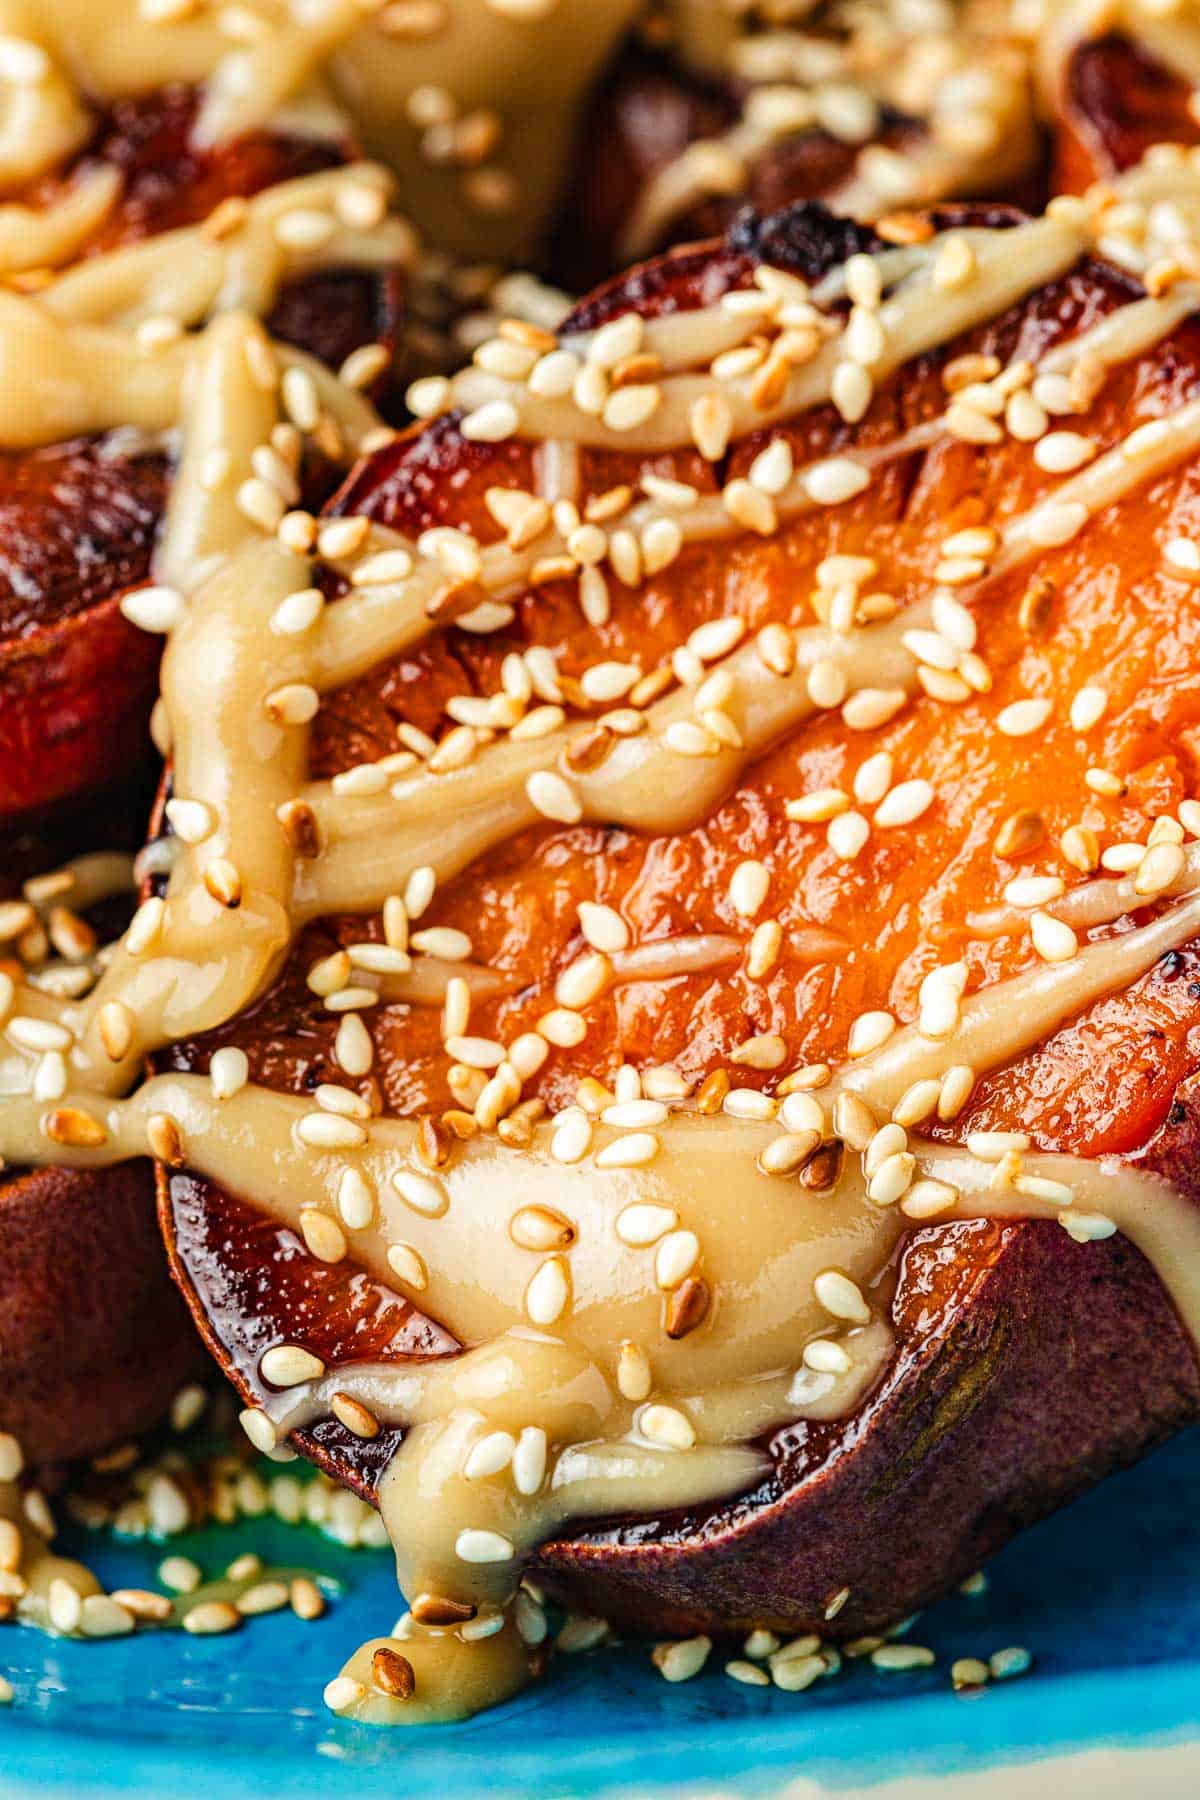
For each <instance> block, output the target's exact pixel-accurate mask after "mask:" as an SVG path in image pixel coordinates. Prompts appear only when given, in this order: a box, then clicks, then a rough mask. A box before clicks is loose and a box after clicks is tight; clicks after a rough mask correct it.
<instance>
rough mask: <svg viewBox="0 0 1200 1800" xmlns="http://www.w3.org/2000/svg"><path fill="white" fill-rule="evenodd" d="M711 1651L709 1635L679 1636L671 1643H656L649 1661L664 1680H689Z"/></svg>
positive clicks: (696, 1672) (701, 1666)
mask: <svg viewBox="0 0 1200 1800" xmlns="http://www.w3.org/2000/svg"><path fill="white" fill-rule="evenodd" d="M711 1651H712V1639H711V1638H709V1637H692V1638H680V1639H678V1640H677V1641H676V1642H675V1643H671V1644H656V1645H655V1647H654V1649H653V1650H652V1651H651V1661H652V1662H653V1664H654V1666H655V1668H656V1669H657V1670H658V1672H659V1674H660V1675H661V1676H662V1677H663V1680H664V1681H670V1682H680V1681H691V1679H692V1678H693V1676H695V1675H698V1674H699V1673H700V1671H701V1669H702V1668H703V1667H704V1665H705V1663H706V1662H707V1661H708V1658H709V1655H710V1653H711Z"/></svg>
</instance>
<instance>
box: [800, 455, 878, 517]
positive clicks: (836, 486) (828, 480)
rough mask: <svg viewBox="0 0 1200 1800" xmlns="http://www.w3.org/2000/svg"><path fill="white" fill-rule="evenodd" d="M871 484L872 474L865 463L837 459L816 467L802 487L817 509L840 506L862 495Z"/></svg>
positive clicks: (804, 480)
mask: <svg viewBox="0 0 1200 1800" xmlns="http://www.w3.org/2000/svg"><path fill="white" fill-rule="evenodd" d="M870 481H871V477H870V473H869V471H868V470H867V469H865V468H864V467H863V466H862V464H861V463H856V462H852V461H851V459H850V458H849V457H846V456H837V457H831V458H829V459H828V460H827V461H825V462H818V463H814V464H813V465H812V467H811V468H809V469H808V470H806V471H805V473H804V475H803V476H802V478H801V485H802V486H803V488H804V491H805V493H806V494H807V495H808V497H809V499H810V500H812V501H813V502H814V503H815V504H816V505H818V506H839V505H841V504H842V502H843V501H846V500H852V499H853V498H854V496H855V495H856V494H861V493H862V491H863V489H864V488H866V487H869V485H870Z"/></svg>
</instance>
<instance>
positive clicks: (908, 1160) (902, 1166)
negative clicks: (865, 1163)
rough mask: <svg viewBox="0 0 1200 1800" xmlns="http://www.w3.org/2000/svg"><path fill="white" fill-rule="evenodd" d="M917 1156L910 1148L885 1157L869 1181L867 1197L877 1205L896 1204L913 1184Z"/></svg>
mask: <svg viewBox="0 0 1200 1800" xmlns="http://www.w3.org/2000/svg"><path fill="white" fill-rule="evenodd" d="M916 1166H917V1164H916V1158H915V1157H914V1156H913V1154H912V1152H911V1151H909V1150H898V1151H896V1152H895V1154H894V1155H892V1156H888V1157H885V1159H884V1161H883V1162H882V1163H881V1164H880V1166H879V1168H878V1169H877V1170H876V1171H875V1173H874V1175H872V1177H871V1179H870V1181H869V1182H868V1183H867V1197H868V1198H869V1199H871V1200H873V1201H874V1202H875V1204H876V1206H894V1205H895V1204H896V1202H897V1200H899V1199H901V1198H902V1197H903V1195H904V1194H905V1192H906V1191H907V1190H908V1188H909V1187H910V1186H911V1185H912V1180H913V1176H914V1175H915V1173H916Z"/></svg>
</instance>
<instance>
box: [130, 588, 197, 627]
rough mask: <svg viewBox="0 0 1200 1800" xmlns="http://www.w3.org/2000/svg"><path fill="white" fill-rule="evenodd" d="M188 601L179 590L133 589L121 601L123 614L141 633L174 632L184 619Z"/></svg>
mask: <svg viewBox="0 0 1200 1800" xmlns="http://www.w3.org/2000/svg"><path fill="white" fill-rule="evenodd" d="M186 604H187V603H186V601H185V600H184V597H183V595H182V594H181V593H180V592H179V590H178V588H173V587H142V588H133V589H132V590H131V591H130V592H129V593H127V594H125V595H123V597H122V599H121V612H122V614H123V615H124V617H125V618H127V619H128V620H129V622H130V624H131V625H136V626H137V627H138V628H139V630H141V631H149V632H159V633H161V632H168V631H173V630H174V629H175V627H176V625H178V623H179V621H180V619H181V618H182V617H183V613H184V608H185V606H186Z"/></svg>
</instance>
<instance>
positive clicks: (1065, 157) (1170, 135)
mask: <svg viewBox="0 0 1200 1800" xmlns="http://www.w3.org/2000/svg"><path fill="white" fill-rule="evenodd" d="M1190 96H1191V88H1190V85H1189V84H1188V83H1187V82H1186V81H1185V80H1183V79H1182V77H1181V76H1179V75H1177V74H1175V73H1174V71H1173V70H1171V69H1168V68H1167V67H1165V66H1164V64H1162V63H1161V62H1159V61H1158V59H1157V57H1155V56H1152V55H1151V54H1150V52H1149V51H1148V50H1145V49H1144V48H1142V46H1141V45H1139V44H1137V43H1135V42H1134V41H1133V40H1132V39H1130V38H1128V37H1125V36H1124V35H1123V34H1122V33H1120V32H1107V33H1105V34H1104V35H1103V36H1102V37H1096V38H1090V39H1088V40H1087V41H1085V42H1083V43H1081V44H1077V45H1076V46H1075V48H1074V49H1073V50H1072V52H1071V55H1070V57H1069V59H1068V61H1067V66H1066V69H1065V71H1064V74H1063V80H1062V93H1061V100H1060V105H1059V117H1058V121H1057V129H1056V130H1055V132H1054V138H1053V144H1054V157H1053V164H1054V168H1053V185H1054V190H1055V192H1056V193H1082V192H1083V191H1084V189H1085V188H1087V187H1088V186H1090V184H1091V183H1092V182H1093V181H1097V180H1101V179H1103V178H1105V177H1107V176H1112V175H1119V174H1120V173H1121V172H1122V171H1123V170H1125V169H1129V168H1132V167H1133V165H1134V164H1135V163H1137V162H1140V160H1141V158H1142V157H1143V156H1144V155H1145V153H1146V151H1147V150H1148V149H1149V148H1150V147H1151V145H1152V144H1159V143H1164V142H1170V143H1177V144H1197V143H1200V124H1198V123H1197V121H1196V119H1195V118H1194V117H1193V115H1192V112H1191V110H1190V107H1189V104H1188V102H1189V99H1190Z"/></svg>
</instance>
